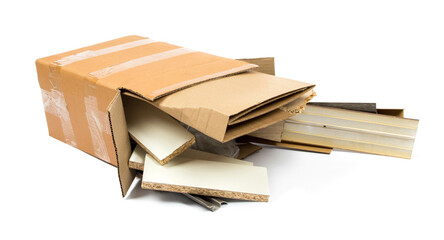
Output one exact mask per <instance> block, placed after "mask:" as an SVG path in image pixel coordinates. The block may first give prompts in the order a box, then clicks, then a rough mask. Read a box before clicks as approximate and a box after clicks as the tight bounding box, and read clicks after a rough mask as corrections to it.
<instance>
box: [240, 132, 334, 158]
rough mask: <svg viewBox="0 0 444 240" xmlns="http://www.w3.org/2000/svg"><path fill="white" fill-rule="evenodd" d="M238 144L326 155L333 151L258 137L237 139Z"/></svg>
mask: <svg viewBox="0 0 444 240" xmlns="http://www.w3.org/2000/svg"><path fill="white" fill-rule="evenodd" d="M236 141H237V142H251V143H257V144H264V145H268V146H272V147H278V148H287V149H294V150H302V151H309V152H316V153H326V154H330V153H331V151H332V150H333V149H332V148H331V147H324V146H317V145H312V144H304V143H298V142H286V141H281V142H277V141H273V140H267V139H264V138H258V137H252V136H244V137H240V138H237V139H236Z"/></svg>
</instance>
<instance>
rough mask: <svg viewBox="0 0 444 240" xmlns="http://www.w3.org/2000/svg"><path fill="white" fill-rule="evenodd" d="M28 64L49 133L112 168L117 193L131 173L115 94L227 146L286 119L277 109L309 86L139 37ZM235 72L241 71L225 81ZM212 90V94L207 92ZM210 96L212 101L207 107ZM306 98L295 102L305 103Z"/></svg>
mask: <svg viewBox="0 0 444 240" xmlns="http://www.w3.org/2000/svg"><path fill="white" fill-rule="evenodd" d="M252 61H255V60H252ZM261 61H262V62H268V63H269V62H270V61H267V59H261V60H259V62H261ZM36 66H37V73H38V79H39V83H40V88H41V91H42V97H43V102H44V106H45V112H46V118H47V123H48V129H49V134H50V135H51V136H53V137H54V138H56V139H58V140H60V141H63V142H65V143H68V144H70V145H72V146H74V147H76V148H78V149H80V150H82V151H85V152H87V153H89V154H91V155H93V156H96V157H97V158H99V159H101V160H103V161H105V162H108V163H110V164H112V165H115V166H118V167H119V177H120V180H121V184H122V193H123V194H125V193H126V191H127V189H128V187H129V184H131V181H132V179H133V178H134V176H135V173H134V172H133V171H131V170H129V168H128V167H127V165H128V159H129V157H130V154H131V147H130V141H129V137H128V131H127V128H126V122H125V116H124V111H123V105H122V99H121V92H125V93H126V94H129V95H133V96H137V97H138V98H141V99H143V100H145V101H147V102H150V103H152V104H154V105H155V106H157V107H158V108H160V109H162V110H163V111H165V112H167V113H169V114H170V115H171V116H173V117H175V118H176V119H178V120H180V121H182V122H184V123H186V124H188V125H190V126H192V127H194V128H196V129H198V130H200V131H202V132H203V133H205V134H207V135H209V136H211V137H213V138H215V139H217V140H219V141H228V140H230V139H233V138H235V137H238V136H240V135H244V134H246V133H248V132H251V131H253V130H256V129H259V128H261V127H265V126H268V125H270V124H272V123H275V122H277V121H280V120H283V119H286V118H288V116H290V115H291V114H294V113H295V112H292V110H295V109H296V111H297V110H298V108H297V107H296V108H294V109H290V110H288V109H286V108H285V106H286V105H288V104H290V103H293V102H295V101H296V100H297V102H300V101H301V99H300V98H301V96H302V95H303V94H305V95H304V96H306V94H307V93H310V92H311V90H312V88H313V87H314V85H311V84H307V83H302V82H298V81H292V80H288V79H282V78H276V77H274V76H271V75H267V74H262V73H257V72H245V71H248V70H251V69H254V68H255V67H257V65H255V64H250V63H248V62H245V61H238V60H233V59H227V58H222V57H218V56H214V55H210V54H206V53H202V52H196V51H194V50H190V49H186V48H182V47H178V46H175V45H171V44H168V43H164V42H158V41H155V40H152V39H148V38H144V37H140V36H127V37H123V38H119V39H115V40H112V41H108V42H104V43H100V44H96V45H92V46H89V47H85V48H81V49H77V50H73V51H69V52H65V53H61V54H57V55H53V56H49V57H45V58H41V59H38V60H37V61H36ZM269 66H270V65H268V67H266V69H268V70H267V71H269V69H270V67H269ZM240 72H245V73H243V74H238V75H233V74H236V73H240ZM221 77H222V78H221ZM208 80H212V81H208ZM255 80H256V82H255ZM204 83H206V84H204ZM236 86H237V87H236ZM214 88H218V89H217V91H215V92H211V91H212V90H213V91H214ZM217 94H219V95H217ZM213 95H217V96H218V97H219V98H212V100H211V101H207V99H208V97H210V96H213ZM230 96H231V97H232V98H230ZM241 96H243V98H242V99H236V98H238V97H241ZM310 96H311V95H310ZM221 97H223V98H225V99H220V98H221ZM306 98H307V99H304V101H302V102H303V104H305V102H306V101H308V100H309V99H310V98H311V97H306ZM178 106H179V107H178ZM279 108H282V109H285V111H284V110H280V109H279Z"/></svg>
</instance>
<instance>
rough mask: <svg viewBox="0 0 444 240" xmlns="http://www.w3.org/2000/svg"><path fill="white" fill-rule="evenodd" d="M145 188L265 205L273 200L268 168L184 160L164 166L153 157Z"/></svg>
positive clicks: (148, 160) (146, 167)
mask: <svg viewBox="0 0 444 240" xmlns="http://www.w3.org/2000/svg"><path fill="white" fill-rule="evenodd" d="M142 188H145V189H153V190H161V191H170V192H180V193H191V194H198V195H205V196H213V197H224V198H233V199H242V200H251V201H262V202H266V201H268V197H269V189H268V176H267V169H266V168H264V167H256V166H251V165H245V164H237V163H227V162H219V161H208V160H199V159H187V158H180V157H178V158H176V159H174V161H171V162H170V163H169V164H167V165H165V166H161V165H160V164H159V163H158V162H157V161H156V160H155V159H153V158H152V157H150V155H149V154H146V156H145V165H144V171H143V179H142Z"/></svg>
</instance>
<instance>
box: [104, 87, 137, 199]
mask: <svg viewBox="0 0 444 240" xmlns="http://www.w3.org/2000/svg"><path fill="white" fill-rule="evenodd" d="M108 117H109V123H110V127H111V136H112V138H113V143H114V149H115V151H116V158H117V170H118V175H119V182H120V189H121V191H122V197H125V195H126V193H127V192H128V190H129V188H130V186H131V184H132V182H133V180H134V178H135V177H136V171H135V170H133V169H130V168H129V166H128V162H129V161H128V160H129V158H130V156H131V144H130V139H129V135H128V129H127V127H126V120H125V113H124V110H123V102H122V97H121V96H120V91H117V93H116V96H115V97H114V99H113V100H112V101H111V104H110V106H109V108H108Z"/></svg>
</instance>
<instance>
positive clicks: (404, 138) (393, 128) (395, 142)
mask: <svg viewBox="0 0 444 240" xmlns="http://www.w3.org/2000/svg"><path fill="white" fill-rule="evenodd" d="M417 127H418V121H417V120H413V119H405V118H399V117H393V116H386V115H381V114H372V113H363V112H357V111H349V110H343V109H335V108H325V107H318V106H307V107H306V109H305V111H304V112H303V113H301V114H299V115H297V116H293V117H290V118H289V119H288V120H287V121H285V125H284V132H283V134H282V140H283V141H290V142H302V143H308V144H316V145H321V146H328V147H334V148H342V149H347V150H353V151H360V152H366V153H373V154H380V155H387V156H394V157H400V158H408V159H409V158H410V157H411V153H412V150H413V144H414V140H415V135H416V130H417Z"/></svg>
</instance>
